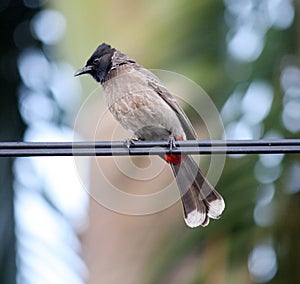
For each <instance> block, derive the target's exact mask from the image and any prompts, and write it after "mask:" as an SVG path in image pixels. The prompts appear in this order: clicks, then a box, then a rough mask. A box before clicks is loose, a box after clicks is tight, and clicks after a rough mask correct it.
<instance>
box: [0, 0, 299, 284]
mask: <svg viewBox="0 0 300 284" xmlns="http://www.w3.org/2000/svg"><path fill="white" fill-rule="evenodd" d="M299 13H300V5H299V2H298V1H291V0H276V1H274V0H263V1H255V0H243V1H242V0H224V1H208V0H203V1H193V2H186V1H182V0H172V1H171V0H167V1H157V0H155V1H151V2H150V1H145V0H143V1H137V0H129V1H121V0H116V1H102V0H101V1H99V0H97V1H96V0H90V1H79V0H73V1H68V0H65V1H58V0H56V1H54V0H49V1H46V0H23V1H21V0H2V1H1V2H0V21H1V54H0V57H1V61H0V76H1V77H0V80H1V98H0V100H1V104H0V107H1V111H0V125H1V128H0V139H1V141H21V140H30V141H50V140H53V141H69V140H71V139H72V138H73V132H72V125H73V120H74V118H75V116H76V112H77V111H78V109H79V107H80V104H81V102H82V101H83V100H84V98H85V96H87V95H88V94H90V92H91V91H93V90H94V89H95V87H96V84H95V82H94V81H92V80H91V79H90V78H84V79H82V80H81V84H82V85H80V84H79V81H78V80H75V79H74V78H73V77H72V76H73V74H74V71H75V69H77V68H79V67H81V66H82V65H83V64H84V63H85V62H86V60H87V59H88V57H89V56H90V54H91V53H92V52H93V51H94V49H95V48H96V47H97V45H98V44H100V43H101V42H107V43H109V44H111V45H112V46H114V47H116V48H117V49H119V50H121V51H123V52H124V53H126V54H128V55H129V56H130V57H133V58H134V59H136V60H137V61H138V62H139V63H141V64H142V65H144V66H145V67H147V68H149V69H151V68H155V69H164V70H170V71H173V72H178V73H180V74H183V75H185V76H186V77H188V78H190V79H192V80H193V81H195V82H196V83H197V84H199V85H200V86H202V87H203V88H204V90H205V91H206V92H207V93H208V94H209V96H210V97H211V99H212V100H213V102H214V103H215V105H216V106H217V108H218V110H219V111H220V113H221V116H222V119H223V122H224V125H225V130H226V138H227V139H264V138H265V139H266V138H270V139H271V138H272V139H273V138H274V139H277V138H279V139H280V138H299V132H300V60H299V53H300V34H299V31H300V29H299ZM194 99H195V100H197V98H194ZM187 111H188V110H187ZM192 120H193V118H192ZM193 123H196V122H194V121H193ZM224 137H225V136H224ZM54 159H55V158H53V159H52V158H48V159H39V160H37V159H24V158H23V159H16V160H14V161H13V160H11V159H4V158H1V160H0V168H1V180H0V181H1V183H0V184H1V188H0V196H1V199H0V211H1V212H0V220H1V221H0V233H1V234H0V238H1V242H0V283H3V284H6V283H22V284H23V283H66V282H67V281H70V282H72V283H102V282H101V279H102V278H101V275H100V276H99V277H98V276H97V277H98V278H97V277H96V276H95V275H94V274H93V271H95V270H97V262H95V261H93V260H91V259H86V257H85V255H88V254H89V252H86V250H87V249H88V248H91V246H87V247H88V248H87V247H85V245H83V247H82V243H83V244H84V242H85V241H86V239H88V237H86V234H87V235H88V232H89V230H90V229H89V225H88V224H89V222H90V225H91V223H92V222H91V221H89V218H90V217H91V214H89V202H92V201H89V200H88V197H87V195H86V194H85V192H84V193H82V192H83V191H84V190H83V189H82V188H81V187H80V186H78V185H75V182H74V179H75V178H74V176H73V174H67V173H66V172H67V171H66V172H65V173H63V174H62V175H61V176H60V175H59V173H58V172H55V171H53V172H52V170H53V168H55V167H58V165H59V164H63V168H62V170H60V171H61V172H63V171H64V169H66V168H67V167H72V165H71V164H69V162H70V161H69V160H68V161H69V162H66V164H64V163H65V161H66V158H65V159H64V158H60V159H59V160H54ZM58 171H59V170H58ZM217 188H218V189H219V191H220V192H221V193H222V195H223V196H224V198H225V200H226V205H227V207H226V210H225V211H224V214H223V216H222V219H221V220H219V221H215V222H212V223H211V224H210V225H209V226H208V227H207V228H204V229H203V228H199V229H193V230H192V229H186V228H185V227H184V226H183V225H182V224H181V223H180V225H179V223H175V225H174V224H173V225H171V226H169V225H168V224H167V223H163V224H162V226H160V227H159V228H160V232H159V235H160V238H158V239H157V240H156V242H155V245H153V246H152V247H151V250H150V251H149V252H148V254H147V257H145V259H144V262H143V264H144V265H142V266H141V267H140V266H139V273H137V274H136V276H135V275H131V279H132V282H131V283H149V284H150V283H300V270H299V266H300V241H299V236H300V226H299V220H300V158H299V155H293V154H289V155H251V156H250V155H248V156H238V157H237V156H232V157H228V158H227V160H226V165H225V169H224V171H223V174H222V177H221V179H220V181H219V183H218V185H217ZM75 189H76V190H75ZM65 191H68V192H67V193H64V192H65ZM70 196H72V200H71V201H70ZM66 200H68V201H66ZM176 212H177V211H176ZM37 216H41V218H40V219H39V220H36V219H35V218H36V217H37ZM97 218H98V219H101V216H97ZM97 218H96V220H97ZM35 220H36V221H35ZM93 222H95V220H94V221H93ZM108 226H109V225H108ZM157 228H158V227H155V226H154V227H153V228H149V229H148V230H149V231H150V230H151V232H152V234H154V235H155V234H156V232H155V229H157ZM153 230H154V232H153ZM101 233H102V232H101V231H99V232H98V234H99V235H101ZM130 234H132V235H138V234H140V231H139V229H138V228H137V230H133V231H132V232H131V233H128V234H127V238H130V236H131V235H130ZM157 234H158V233H157ZM117 237H118V238H119V239H118V240H115V241H116V242H122V237H123V236H122V235H118V236H117ZM114 238H116V236H112V240H110V245H112V246H113V245H114ZM124 245H125V246H126V244H125V243H124ZM139 245H140V246H142V245H143V243H140V244H139ZM82 249H83V251H82ZM136 249H137V250H139V248H136ZM117 253H119V254H120V255H122V251H118V252H117ZM127 261H128V262H130V263H131V266H132V267H134V266H135V265H138V263H135V261H137V260H135V259H134V258H130V259H128V260H127ZM91 265H93V267H91ZM98 265H99V266H100V265H104V267H102V268H101V269H102V270H105V269H106V267H108V271H109V273H112V274H113V273H116V274H117V273H118V270H119V267H118V266H116V267H114V266H113V263H111V262H110V260H109V259H107V260H105V261H104V262H103V261H102V262H101V264H98ZM126 273H128V274H130V273H131V272H130V271H125V273H124V274H123V275H126ZM118 282H120V281H119V280H118ZM105 283H117V282H113V281H111V282H105Z"/></svg>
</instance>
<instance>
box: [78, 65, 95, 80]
mask: <svg viewBox="0 0 300 284" xmlns="http://www.w3.org/2000/svg"><path fill="white" fill-rule="evenodd" d="M92 69H93V68H92V66H84V67H82V68H80V69H79V70H77V71H76V72H75V74H74V76H75V77H76V76H79V75H82V74H88V73H90V72H91V71H92Z"/></svg>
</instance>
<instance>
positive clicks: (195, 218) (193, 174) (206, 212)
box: [171, 156, 225, 228]
mask: <svg viewBox="0 0 300 284" xmlns="http://www.w3.org/2000/svg"><path fill="white" fill-rule="evenodd" d="M171 166H172V169H173V172H174V175H175V177H176V181H177V184H178V187H179V189H180V192H181V200H182V205H183V212H184V220H185V222H186V224H187V225H188V226H189V227H191V228H195V227H198V226H202V227H205V226H207V225H208V224H209V218H212V219H219V218H220V216H221V214H222V212H223V210H224V209H225V202H224V200H223V198H222V196H221V195H220V194H219V193H218V192H217V191H216V190H215V189H214V187H213V186H212V185H211V184H210V183H209V181H208V180H207V179H206V178H205V176H204V175H203V174H202V172H201V171H200V169H199V167H198V166H197V164H196V163H195V161H194V160H193V158H192V157H190V156H183V157H182V161H181V163H180V164H171Z"/></svg>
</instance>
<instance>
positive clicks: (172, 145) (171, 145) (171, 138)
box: [168, 135, 177, 153]
mask: <svg viewBox="0 0 300 284" xmlns="http://www.w3.org/2000/svg"><path fill="white" fill-rule="evenodd" d="M175 142H176V139H175V137H174V136H173V135H170V136H169V139H168V144H169V150H170V152H171V153H172V150H173V149H176V148H177V147H176V143H175Z"/></svg>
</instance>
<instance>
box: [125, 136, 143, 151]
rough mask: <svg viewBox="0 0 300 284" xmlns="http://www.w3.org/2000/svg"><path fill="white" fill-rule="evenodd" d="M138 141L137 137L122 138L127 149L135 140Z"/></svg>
mask: <svg viewBox="0 0 300 284" xmlns="http://www.w3.org/2000/svg"><path fill="white" fill-rule="evenodd" d="M137 141H139V139H138V138H136V137H131V138H126V139H125V140H124V144H125V146H126V147H127V149H130V147H131V146H134V145H135V142H137Z"/></svg>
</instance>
